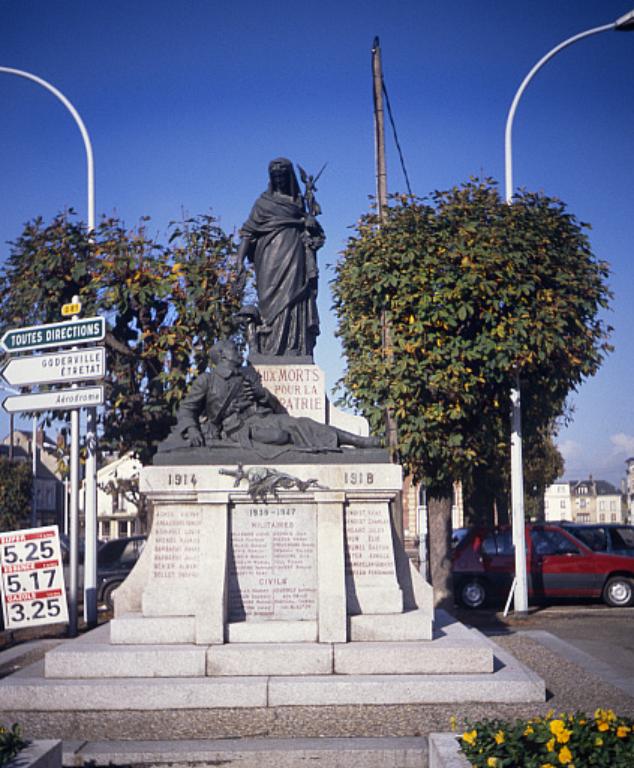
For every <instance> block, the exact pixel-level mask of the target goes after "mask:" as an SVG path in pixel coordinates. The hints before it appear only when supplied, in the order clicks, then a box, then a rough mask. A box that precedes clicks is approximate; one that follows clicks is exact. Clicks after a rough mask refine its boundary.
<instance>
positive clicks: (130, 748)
mask: <svg viewBox="0 0 634 768" xmlns="http://www.w3.org/2000/svg"><path fill="white" fill-rule="evenodd" d="M63 764H64V765H65V766H69V767H70V766H77V765H92V766H95V768H99V767H100V766H112V765H147V766H161V765H165V766H170V768H191V767H192V766H197V767H198V768H202V767H203V766H218V765H231V766H236V768H295V767H296V766H298V765H307V764H310V765H312V766H323V768H424V766H426V765H427V739H426V738H423V737H419V738H416V737H402V738H376V739H372V738H348V739H337V738H334V739H218V740H206V739H205V740H203V739H200V740H183V741H177V742H174V741H97V742H77V743H69V742H64V752H63Z"/></svg>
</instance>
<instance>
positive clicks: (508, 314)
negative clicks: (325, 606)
mask: <svg viewBox="0 0 634 768" xmlns="http://www.w3.org/2000/svg"><path fill="white" fill-rule="evenodd" d="M585 229H586V225H584V224H582V223H580V222H579V221H577V219H576V218H575V217H574V216H573V215H572V214H570V213H568V212H567V210H566V208H565V206H564V204H563V203H562V202H561V201H559V200H556V199H554V198H549V197H545V196H542V195H537V194H532V193H528V192H527V193H523V194H521V195H518V196H517V198H516V199H515V201H514V203H513V205H507V204H506V203H505V202H504V200H503V199H502V198H501V197H500V195H499V192H498V190H497V188H496V186H495V183H494V182H493V181H492V180H489V179H487V180H484V181H480V180H472V181H470V182H468V183H466V184H463V185H462V186H460V187H454V188H453V189H450V190H448V191H445V192H434V193H433V194H432V195H431V196H430V198H428V199H419V198H413V197H402V196H401V197H399V196H394V197H393V198H392V200H391V203H390V205H389V206H388V208H387V211H386V215H385V218H384V220H379V217H378V216H377V214H376V213H368V214H365V215H363V216H361V218H360V219H359V221H358V222H357V224H356V225H355V232H354V234H353V235H352V236H351V237H350V238H349V239H348V242H347V245H346V248H345V250H344V252H343V254H342V257H341V259H340V260H339V262H338V263H337V265H336V276H335V279H334V281H333V295H334V309H335V312H336V314H337V317H338V327H337V335H338V336H339V337H340V339H341V342H342V346H343V349H344V355H345V358H346V362H347V368H346V370H345V374H344V377H343V379H342V381H341V382H340V383H341V385H342V388H343V398H342V399H343V402H344V403H346V404H347V405H349V406H351V407H353V408H356V409H358V410H359V411H361V412H362V413H363V415H364V416H366V417H367V418H368V419H369V421H370V424H371V426H372V429H373V431H374V432H375V433H380V432H382V431H383V423H384V413H385V410H386V409H387V408H389V409H390V410H391V412H392V413H393V414H394V416H395V418H396V420H397V422H398V438H399V453H400V459H401V463H402V464H403V465H404V466H405V468H406V469H407V471H408V472H409V473H411V474H412V475H413V477H414V478H415V479H416V480H420V481H422V482H423V483H424V484H425V486H426V488H427V499H428V506H429V513H430V538H431V542H432V544H431V552H432V580H433V583H434V589H435V590H437V593H438V590H439V588H440V589H441V590H442V589H443V588H445V587H447V586H448V583H449V569H448V563H449V558H448V556H447V552H448V549H447V548H448V542H449V541H450V533H451V523H450V511H451V503H450V497H451V490H452V485H453V483H454V481H457V480H460V481H462V483H463V487H464V489H465V500H466V502H467V505H470V504H469V502H470V497H472V496H473V494H474V492H475V491H477V494H476V495H477V502H473V503H472V504H471V505H470V506H472V507H473V508H474V509H476V508H479V509H483V508H485V507H486V508H488V509H489V510H491V512H492V510H493V507H494V505H495V507H496V508H497V509H498V511H499V510H500V509H501V508H503V507H504V506H505V505H506V500H507V498H508V487H509V482H510V466H509V463H510V462H509V456H510V427H509V392H510V390H511V388H512V386H513V385H514V382H515V377H516V375H517V374H518V373H519V376H520V378H521V389H522V429H523V440H524V445H523V448H524V454H525V458H526V460H527V463H529V464H530V465H531V466H533V467H535V469H536V470H537V471H536V472H535V473H534V476H533V477H531V478H530V487H531V488H532V487H536V488H537V491H536V494H538V492H539V489H540V487H543V486H544V485H547V484H548V483H549V482H552V481H553V480H554V479H555V476H556V474H557V473H558V471H559V469H560V463H559V461H558V460H557V456H556V455H555V456H554V457H553V459H554V460H549V461H545V457H546V455H547V453H548V452H549V451H551V450H552V441H551V443H550V444H549V443H548V441H549V439H550V438H551V437H552V431H553V427H554V424H555V423H556V420H557V419H558V418H560V417H561V416H562V414H565V413H566V408H565V404H566V398H567V397H568V395H569V394H570V393H571V392H572V391H574V390H575V389H576V388H577V387H578V386H579V384H580V383H581V382H582V381H583V380H584V379H585V378H587V377H589V376H592V375H593V374H595V373H596V372H597V370H598V369H599V366H600V364H601V361H602V360H603V357H604V355H605V354H606V353H607V352H608V351H609V350H610V345H609V344H608V341H607V339H608V336H609V333H610V328H609V326H607V325H606V323H605V322H604V321H603V319H602V312H603V310H604V309H605V308H606V307H607V306H608V302H609V299H610V296H611V294H610V291H609V289H608V287H607V278H608V274H609V271H608V266H607V264H606V263H605V262H603V261H600V260H599V259H597V258H596V257H595V256H594V254H593V253H592V250H591V248H590V243H589V240H588V237H587V235H586V232H585ZM382 317H385V318H386V320H387V323H388V324H389V329H390V334H389V336H390V348H389V349H386V344H385V343H384V341H385V338H386V337H385V334H384V333H383V328H382V323H381V318H382ZM555 450H556V449H555ZM438 519H441V520H442V521H443V525H442V526H439V531H440V530H444V534H445V542H444V543H445V547H444V550H443V546H442V544H443V542H442V541H440V540H436V528H435V525H436V520H438ZM436 553H440V554H439V555H438V557H439V560H442V561H443V562H444V565H445V571H444V572H445V576H446V582H447V584H443V582H438V581H437V580H436V577H435V569H434V559H433V558H434V557H435V556H436Z"/></svg>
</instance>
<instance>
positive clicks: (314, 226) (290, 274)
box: [238, 158, 325, 362]
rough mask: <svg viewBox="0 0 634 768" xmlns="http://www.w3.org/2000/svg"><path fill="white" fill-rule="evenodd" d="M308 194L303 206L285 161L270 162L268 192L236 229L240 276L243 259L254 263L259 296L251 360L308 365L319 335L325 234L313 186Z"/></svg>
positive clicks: (258, 200) (302, 199) (303, 200)
mask: <svg viewBox="0 0 634 768" xmlns="http://www.w3.org/2000/svg"><path fill="white" fill-rule="evenodd" d="M311 181H312V179H311ZM310 191H311V200H312V201H313V202H314V205H311V204H310V201H309V205H308V206H307V204H306V201H305V199H304V197H302V194H301V192H300V189H299V184H298V182H297V177H296V176H295V171H294V169H293V164H292V163H291V162H290V160H287V159H286V158H278V159H276V160H272V161H271V162H270V163H269V185H268V189H267V190H266V191H265V192H263V193H262V194H261V195H260V197H259V198H258V199H257V200H256V201H255V204H254V206H253V209H252V210H251V213H250V214H249V218H248V219H247V220H246V222H245V223H244V225H243V226H242V229H241V230H240V236H241V238H242V239H241V242H240V246H239V249H238V260H239V268H240V271H241V273H243V272H244V264H245V260H247V259H248V260H250V261H252V262H253V265H254V268H255V285H256V290H257V295H258V311H259V318H258V323H257V324H256V328H255V334H254V342H255V349H251V350H250V358H251V359H252V360H253V359H257V358H258V357H259V358H269V357H277V358H292V359H297V358H303V362H305V361H308V360H310V361H311V362H312V355H313V349H314V347H315V341H316V338H317V336H318V334H319V316H318V313H317V277H318V270H317V258H316V254H317V250H318V249H319V248H321V247H322V245H323V244H324V242H325V236H324V231H323V229H322V228H321V226H320V224H319V223H318V221H317V219H316V215H317V214H318V213H319V208H318V206H317V203H316V201H314V195H313V191H314V184H313V185H312V188H311V190H310ZM308 208H311V209H312V210H309V209H308Z"/></svg>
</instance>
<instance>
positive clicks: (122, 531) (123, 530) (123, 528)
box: [117, 520, 128, 539]
mask: <svg viewBox="0 0 634 768" xmlns="http://www.w3.org/2000/svg"><path fill="white" fill-rule="evenodd" d="M117 527H118V537H119V538H120V539H122V538H124V537H125V536H127V535H128V521H127V520H119V522H118V523H117Z"/></svg>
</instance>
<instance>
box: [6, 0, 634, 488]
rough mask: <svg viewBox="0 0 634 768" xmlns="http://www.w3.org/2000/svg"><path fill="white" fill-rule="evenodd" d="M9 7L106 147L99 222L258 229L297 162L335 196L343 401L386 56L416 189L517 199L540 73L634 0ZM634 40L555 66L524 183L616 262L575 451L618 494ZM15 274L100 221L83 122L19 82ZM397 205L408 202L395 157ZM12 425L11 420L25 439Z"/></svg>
mask: <svg viewBox="0 0 634 768" xmlns="http://www.w3.org/2000/svg"><path fill="white" fill-rule="evenodd" d="M629 2H630V3H632V4H631V5H630V4H628V1H627V0H626V1H622V0H600V1H599V0H533V2H531V3H526V2H524V0H504V1H502V0H480V2H474V0H462V1H459V0H444V2H443V3H439V2H431V1H429V0H427V1H425V0H403V1H402V2H398V0H395V1H394V2H392V3H387V2H384V1H383V2H375V1H374V0H365V1H363V2H362V1H361V0H349V1H346V0H339V1H338V2H333V1H332V0H322V2H320V3H290V2H288V1H287V0H278V1H277V2H266V1H265V0H260V1H259V2H250V0H234V2H231V3H229V2H218V1H216V0H180V1H179V2H178V3H176V2H166V1H165V0H134V1H133V2H130V0H126V2H122V1H121V0H111V1H110V2H108V3H98V2H95V1H94V0H83V1H82V2H80V1H79V0H60V2H56V3H52V2H50V0H30V1H29V2H24V0H0V65H1V66H7V67H13V68H16V69H22V70H27V71H29V72H32V73H33V74H36V75H38V76H40V77H43V78H45V79H46V80H48V81H49V82H51V83H52V84H53V85H55V86H56V87H57V88H59V89H60V90H61V91H62V92H63V93H64V94H65V95H66V96H67V97H68V98H69V99H70V100H71V101H72V102H73V104H74V105H75V107H76V108H77V109H78V110H79V112H80V114H81V115H82V117H83V119H84V122H85V123H86V126H87V128H88V131H89V132H90V135H91V137H92V141H93V145H94V150H95V159H96V170H97V212H98V214H101V213H107V214H111V213H116V214H118V215H119V216H120V217H121V218H122V219H123V220H124V221H125V222H126V223H127V224H129V225H133V224H135V223H136V222H137V220H138V219H139V217H140V216H142V215H149V216H151V217H152V223H153V226H154V227H155V230H156V232H157V233H163V232H164V231H165V228H166V226H167V224H168V222H169V221H171V220H173V219H176V218H178V217H179V216H180V215H181V212H182V211H186V212H187V213H189V214H196V213H203V212H208V211H210V210H211V212H212V213H214V214H215V215H216V216H217V217H219V219H220V223H221V225H222V226H223V227H224V228H225V229H227V230H230V231H231V230H233V229H234V228H238V227H239V226H240V225H241V224H242V222H243V221H244V219H245V218H246V216H247V214H248V212H249V209H250V206H251V204H252V202H253V200H254V199H255V197H256V196H257V195H258V194H259V193H260V192H261V191H262V189H263V188H264V186H265V183H266V166H267V163H268V161H269V160H270V159H271V158H273V157H276V156H279V155H285V156H287V157H290V158H291V159H292V160H294V161H295V162H299V163H301V164H302V165H303V166H304V167H305V168H307V169H310V170H312V171H316V170H317V169H319V168H320V167H321V166H322V164H323V163H324V162H326V161H327V162H328V167H327V169H326V171H325V173H324V175H323V177H322V179H321V180H320V184H319V195H318V197H319V200H320V202H321V205H322V208H323V210H324V214H323V217H322V223H323V226H324V228H325V230H326V233H327V236H328V242H327V244H326V246H325V248H324V249H323V250H322V251H321V252H320V260H321V278H320V312H321V317H322V336H321V337H320V341H319V343H318V345H317V350H316V359H317V362H318V363H319V364H320V365H321V366H322V367H323V368H324V369H325V370H326V375H327V380H328V382H329V384H330V385H333V384H334V383H335V381H336V380H337V379H338V378H339V376H340V375H341V373H342V370H343V366H344V361H343V360H342V359H341V352H340V348H339V347H338V345H337V343H336V342H335V341H334V340H333V332H334V328H335V320H334V317H333V316H332V313H331V311H330V304H331V299H330V295H329V288H328V281H329V279H330V278H331V277H332V272H331V271H330V270H329V269H328V268H327V266H326V265H328V264H332V263H334V262H335V261H336V259H337V258H338V253H339V252H340V251H341V250H342V248H343V246H344V244H345V240H346V238H347V236H348V235H349V229H348V227H349V226H350V225H353V224H354V223H355V221H356V220H357V218H358V217H359V215H360V214H361V213H362V212H364V211H365V210H366V209H367V207H368V195H370V194H372V193H373V191H374V171H373V163H374V147H373V134H372V95H371V80H370V48H371V45H372V40H373V38H374V36H375V35H379V37H380V39H381V47H382V51H383V66H384V74H385V80H386V84H387V88H388V91H389V94H390V98H391V102H392V107H393V110H394V113H395V118H396V122H397V127H398V130H399V135H400V140H401V144H402V147H403V150H404V154H405V158H406V163H407V169H408V172H409V176H410V180H411V182H412V186H413V189H414V191H415V192H416V193H418V194H421V195H424V194H426V193H428V192H430V191H431V190H433V189H446V188H448V187H450V186H452V185H454V184H456V183H460V182H462V181H465V180H466V179H467V178H468V177H469V176H472V175H479V176H482V175H487V176H493V177H495V178H497V179H498V180H500V182H502V180H503V170H504V169H503V160H504V157H503V136H504V123H505V120H506V113H507V111H508V108H509V105H510V102H511V99H512V97H513V94H514V93H515V90H516V89H517V87H518V86H519V84H520V82H521V80H522V79H523V77H524V75H525V74H526V73H527V72H528V70H529V69H530V68H531V67H532V66H533V64H535V63H536V61H537V60H538V59H539V58H541V56H542V55H543V54H545V53H546V52H547V51H548V50H550V49H551V48H552V47H553V46H554V45H556V44H558V43H559V42H561V41H562V40H564V39H565V38H567V37H570V36H571V35H573V34H576V33H577V32H580V31H582V30H585V29H588V28H590V27H595V26H599V25H601V24H605V23H608V22H610V21H612V20H614V19H616V18H617V17H619V16H621V15H622V14H624V13H626V12H627V11H628V10H630V8H632V7H634V3H633V2H632V0H629ZM633 64H634V33H631V34H628V33H615V32H607V33H603V34H600V35H597V36H595V37H591V38H589V39H587V40H584V41H581V42H579V43H577V44H575V45H574V46H572V47H571V48H569V49H567V50H565V51H563V52H562V53H560V54H559V55H558V56H557V57H555V58H554V59H553V60H552V61H551V62H550V63H548V64H547V65H546V67H545V68H544V69H543V70H542V71H541V72H540V73H539V74H538V75H537V77H536V78H535V80H534V81H533V82H532V83H531V85H530V86H529V88H528V90H527V91H526V93H525V95H524V97H523V99H522V102H521V104H520V106H519V110H518V113H517V117H516V121H515V134H514V138H515V141H514V150H515V151H514V160H515V183H516V185H517V186H525V187H527V188H528V189H531V190H543V191H544V192H546V193H547V194H549V195H553V196H557V197H559V198H561V199H563V200H564V201H566V203H567V204H568V205H569V208H570V210H571V211H572V212H573V213H575V214H576V215H577V216H578V217H579V218H580V219H581V220H582V221H588V222H590V223H591V224H592V226H593V230H592V233H591V242H592V245H593V248H594V251H595V253H596V254H597V255H598V256H599V257H600V258H603V259H606V260H608V261H609V262H610V263H611V265H612V270H613V273H612V278H611V286H612V289H613V290H614V293H615V298H614V302H613V311H611V312H610V313H609V316H608V317H607V320H608V322H609V323H610V324H612V325H613V326H614V327H615V333H614V337H613V342H614V344H615V346H616V350H615V352H614V353H613V354H612V355H611V356H610V357H609V358H608V359H607V360H606V362H605V364H604V366H603V368H602V369H601V371H600V372H599V374H598V375H597V376H596V377H594V379H592V380H591V381H588V382H586V383H584V384H583V385H582V387H581V388H580V390H579V392H578V393H577V394H575V395H574V396H573V398H572V403H573V405H574V408H575V417H574V422H573V423H572V424H571V425H570V426H569V427H568V428H567V429H565V430H563V431H562V432H561V435H560V438H559V442H560V446H561V448H562V450H563V452H564V455H565V457H566V465H567V472H566V476H567V477H568V478H573V477H577V478H578V477H581V476H587V475H588V474H589V473H591V474H593V475H594V476H595V477H601V478H605V479H608V480H611V481H613V482H617V481H618V480H619V479H620V478H621V476H622V475H623V470H624V459H625V458H626V457H627V456H632V455H634V409H633V407H632V386H631V383H632V367H633V366H632V362H633V360H634V334H633V333H632V329H633V327H634V301H633V300H632V298H633V295H632V294H633V288H634V264H633V259H632V246H631V244H630V243H631V230H630V228H629V226H630V224H631V219H632V216H633V215H634V186H633V185H632V174H633V172H634V132H633V130H632V126H633V125H634V89H632V87H631V73H632V70H633ZM0 114H1V115H2V119H1V120H0V259H4V258H5V257H6V255H7V253H8V247H7V246H6V245H5V243H6V241H8V240H12V239H14V238H16V237H17V236H18V235H19V233H20V232H21V229H22V226H23V224H24V223H25V222H26V221H27V220H29V219H31V218H33V217H34V216H36V215H42V216H44V218H45V219H50V218H51V217H52V216H53V215H54V214H55V213H56V212H58V211H60V210H62V209H64V208H66V207H73V208H75V209H77V210H78V211H79V212H80V214H81V215H82V216H85V211H86V193H85V185H86V182H85V160H84V150H83V145H82V142H81V138H80V135H79V132H78V130H77V128H76V126H75V124H74V123H73V121H72V119H71V117H70V115H69V114H68V113H67V112H66V110H65V108H64V107H63V106H62V105H61V104H60V103H59V102H57V101H56V100H55V98H54V97H53V96H52V95H50V94H48V93H47V92H46V91H45V90H44V89H42V88H40V87H39V86H37V85H35V84H33V83H30V82H28V81H26V80H23V79H21V78H18V77H14V76H8V75H3V74H0ZM388 185H389V188H390V191H392V192H395V191H402V190H404V188H405V185H404V182H403V178H402V175H401V172H400V169H399V166H398V162H397V158H396V155H395V152H394V147H393V143H392V142H391V140H390V142H389V147H388ZM7 421H8V420H7V418H6V417H5V416H2V417H1V418H0V431H2V432H3V433H6V429H7Z"/></svg>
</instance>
